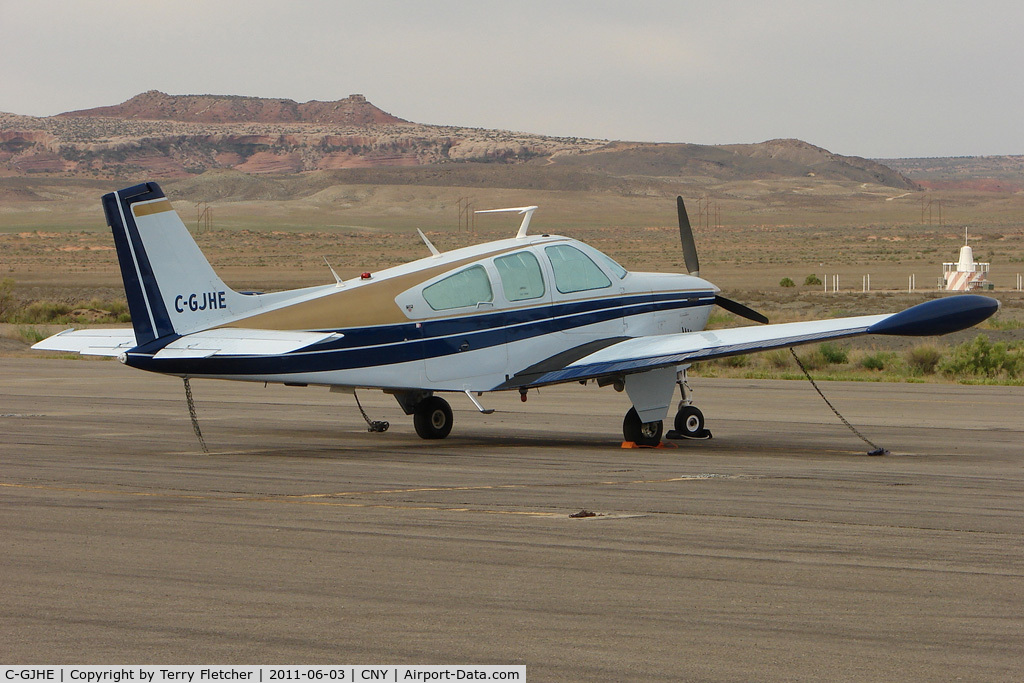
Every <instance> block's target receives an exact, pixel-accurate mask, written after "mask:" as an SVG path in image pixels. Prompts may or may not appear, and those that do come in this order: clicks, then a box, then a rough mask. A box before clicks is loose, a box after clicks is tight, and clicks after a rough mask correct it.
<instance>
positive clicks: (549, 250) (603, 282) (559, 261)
mask: <svg viewBox="0 0 1024 683" xmlns="http://www.w3.org/2000/svg"><path fill="white" fill-rule="evenodd" d="M544 252H545V253H546V254H547V255H548V259H549V260H550V261H551V269H552V270H553V271H554V272H555V289H557V290H558V291H559V292H561V293H562V294H569V293H570V292H582V291H585V290H588V289H602V288H604V287H610V286H611V284H612V282H611V280H609V279H608V276H607V275H605V274H604V271H603V270H601V269H600V268H598V267H597V264H596V263H594V262H593V261H591V260H590V257H589V256H587V255H586V254H584V253H583V252H582V251H580V250H579V249H577V248H576V247H570V246H569V245H566V244H556V245H552V246H550V247H544Z"/></svg>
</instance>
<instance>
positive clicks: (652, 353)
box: [500, 295, 999, 389]
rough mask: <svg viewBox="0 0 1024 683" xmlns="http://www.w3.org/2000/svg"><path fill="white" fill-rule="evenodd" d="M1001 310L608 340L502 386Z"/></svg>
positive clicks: (990, 305)
mask: <svg viewBox="0 0 1024 683" xmlns="http://www.w3.org/2000/svg"><path fill="white" fill-rule="evenodd" d="M998 309H999V302H998V301H997V300H995V299H991V298H989V297H984V296H977V295H961V296H955V297H950V298H944V299H936V300H933V301H928V302H925V303H923V304H919V305H917V306H913V307H911V308H908V309H907V310H905V311H902V312H900V313H891V314H886V315H866V316H858V317H854V318H835V319H832V320H814V321H810V322H799V323H782V324H777V325H759V326H753V327H736V328H731V329H726V330H711V331H705V332H687V333H681V334H666V335H657V336H650V337H635V338H630V339H621V338H619V339H608V340H603V341H600V342H592V343H591V344H587V345H585V346H581V347H578V348H577V349H576V350H575V351H576V352H575V353H573V352H572V351H570V352H565V353H562V354H559V355H558V356H553V357H552V358H549V359H548V360H546V361H544V362H541V363H538V364H537V365H534V366H532V367H530V368H527V369H525V370H523V371H522V372H520V373H517V374H516V375H515V376H514V377H512V378H511V379H509V381H508V382H506V383H505V384H503V385H502V386H501V387H500V388H502V389H506V388H513V387H522V386H537V385H542V384H556V383H559V382H569V381H573V380H581V379H590V378H594V377H607V376H610V375H628V374H633V373H638V372H645V371H647V370H654V369H657V368H664V367H669V366H674V365H683V364H685V363H691V362H693V361H700V360H710V359H712V358H722V357H724V356H736V355H739V354H744V353H755V352H758V351H768V350H770V349H777V348H784V347H787V346H797V345H799V344H809V343H812V342H817V341H825V340H828V339H842V338H844V337H854V336H857V335H862V334H886V335H907V336H926V335H935V334H946V333H948V332H955V331H956V330H961V329H965V328H967V327H970V326H972V325H975V324H977V323H979V322H981V321H982V320H984V319H986V318H988V317H989V316H991V315H992V314H993V313H995V312H996V311H997V310H998Z"/></svg>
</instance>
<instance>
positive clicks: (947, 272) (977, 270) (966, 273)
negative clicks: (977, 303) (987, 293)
mask: <svg viewBox="0 0 1024 683" xmlns="http://www.w3.org/2000/svg"><path fill="white" fill-rule="evenodd" d="M989 265H990V264H988V263H978V262H977V261H975V260H974V250H973V249H971V247H970V245H968V244H967V228H964V246H962V247H960V260H958V261H956V262H954V263H943V264H942V279H941V280H939V289H944V290H946V291H947V292H969V291H972V290H976V289H993V288H994V286H993V284H992V283H991V282H989V281H988V269H989Z"/></svg>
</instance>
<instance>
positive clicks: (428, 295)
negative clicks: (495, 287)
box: [423, 266, 494, 311]
mask: <svg viewBox="0 0 1024 683" xmlns="http://www.w3.org/2000/svg"><path fill="white" fill-rule="evenodd" d="M423 298H424V299H426V300H427V303H428V304H430V307H431V308H433V309H434V310H435V311H446V310H448V309H450V308H462V307H464V306H476V305H477V304H479V303H482V302H485V301H493V300H494V293H493V292H492V291H491V281H490V279H489V278H488V277H487V271H485V270H484V269H483V266H472V267H470V268H466V269H465V270H460V271H459V272H458V273H455V274H454V275H449V276H448V277H446V278H445V279H443V280H439V281H438V282H435V283H434V284H432V285H430V286H429V287H425V288H424V289H423Z"/></svg>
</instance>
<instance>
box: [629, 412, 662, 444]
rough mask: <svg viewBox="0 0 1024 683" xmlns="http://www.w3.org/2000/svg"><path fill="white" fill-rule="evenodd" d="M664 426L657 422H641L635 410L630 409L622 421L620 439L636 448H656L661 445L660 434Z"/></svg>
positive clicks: (659, 421)
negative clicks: (634, 445) (629, 442)
mask: <svg viewBox="0 0 1024 683" xmlns="http://www.w3.org/2000/svg"><path fill="white" fill-rule="evenodd" d="M663 429H664V425H663V424H662V421H661V420H658V421H657V422H641V421H640V416H639V415H638V414H637V412H636V408H630V409H629V412H628V413H626V417H625V418H624V419H623V420H622V437H623V438H624V439H625V440H626V441H632V442H633V443H635V444H636V445H637V446H657V445H658V444H659V443H661V432H662V430H663Z"/></svg>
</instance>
